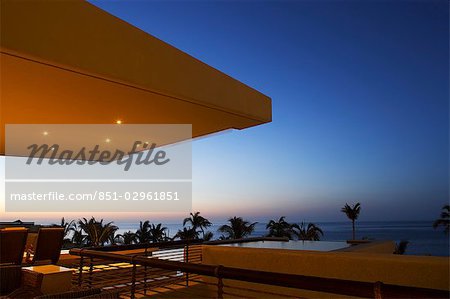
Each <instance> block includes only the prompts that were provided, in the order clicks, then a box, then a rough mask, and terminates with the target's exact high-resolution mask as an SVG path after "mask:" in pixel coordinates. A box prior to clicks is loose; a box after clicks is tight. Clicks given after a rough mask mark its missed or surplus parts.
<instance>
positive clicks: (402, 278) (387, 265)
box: [203, 244, 449, 298]
mask: <svg viewBox="0 0 450 299" xmlns="http://www.w3.org/2000/svg"><path fill="white" fill-rule="evenodd" d="M358 246H359V245H358ZM380 246H387V245H386V244H385V245H380ZM356 247H357V246H355V249H356ZM203 263H204V264H211V265H224V266H229V267H237V268H245V269H254V270H262V271H271V272H280V273H289V274H300V275H309V276H318V277H327V278H338V279H347V280H356V281H366V282H376V281H382V282H384V283H387V284H396V285H403V286H414V287H422V288H433V289H442V290H448V289H449V283H448V282H449V258H448V257H432V256H406V255H394V254H379V253H367V252H358V251H354V252H338V251H335V252H319V251H298V250H282V249H258V248H238V247H227V246H208V245H205V246H203ZM204 279H205V281H208V282H211V283H214V284H216V283H217V279H215V278H210V277H204ZM224 283H225V285H235V286H240V287H249V286H253V287H255V288H257V289H259V290H264V291H269V292H274V293H281V294H286V295H292V296H306V297H324V296H325V295H326V297H328V298H330V297H340V298H342V297H343V296H342V295H340V296H332V295H330V294H325V293H322V294H321V293H317V292H310V291H303V290H294V289H290V288H282V287H271V286H264V285H258V284H253V283H245V282H237V281H224ZM212 288H213V287H212ZM233 291H234V292H236V290H235V289H234V290H233ZM237 292H241V294H242V295H243V296H244V295H249V294H244V293H242V292H243V291H239V290H238V291H237Z"/></svg>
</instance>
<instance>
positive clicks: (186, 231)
mask: <svg viewBox="0 0 450 299" xmlns="http://www.w3.org/2000/svg"><path fill="white" fill-rule="evenodd" d="M173 238H174V239H175V238H180V239H181V240H193V239H198V232H197V231H195V230H194V229H192V228H186V227H183V230H181V229H180V230H178V232H177V233H176V235H175V236H174V237H173Z"/></svg>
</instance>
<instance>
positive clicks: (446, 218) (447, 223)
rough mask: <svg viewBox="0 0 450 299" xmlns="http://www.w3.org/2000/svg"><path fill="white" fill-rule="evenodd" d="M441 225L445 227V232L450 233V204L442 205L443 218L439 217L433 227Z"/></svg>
mask: <svg viewBox="0 0 450 299" xmlns="http://www.w3.org/2000/svg"><path fill="white" fill-rule="evenodd" d="M439 226H442V227H443V228H444V232H445V233H446V234H447V235H448V234H449V231H450V205H445V206H443V207H442V212H441V218H439V219H437V220H436V221H434V223H433V228H434V229H436V228H438V227H439Z"/></svg>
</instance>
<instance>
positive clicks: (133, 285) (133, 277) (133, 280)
mask: <svg viewBox="0 0 450 299" xmlns="http://www.w3.org/2000/svg"><path fill="white" fill-rule="evenodd" d="M135 257H136V256H133V257H132V258H131V263H132V264H133V269H132V270H131V299H134V298H135V292H136V262H135V261H134V258H135Z"/></svg>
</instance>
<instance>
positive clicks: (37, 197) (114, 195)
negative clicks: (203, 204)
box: [9, 191, 180, 201]
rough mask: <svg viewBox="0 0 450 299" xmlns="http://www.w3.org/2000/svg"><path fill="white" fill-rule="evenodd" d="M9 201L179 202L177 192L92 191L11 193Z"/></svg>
mask: <svg viewBox="0 0 450 299" xmlns="http://www.w3.org/2000/svg"><path fill="white" fill-rule="evenodd" d="M9 197H10V198H9V199H10V200H11V201H118V200H125V201H144V200H146V201H179V200H180V197H179V194H178V192H177V191H140V192H139V191H125V192H117V191H94V192H86V193H64V192H56V191H50V192H43V193H40V192H30V193H11V194H10V196H9Z"/></svg>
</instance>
